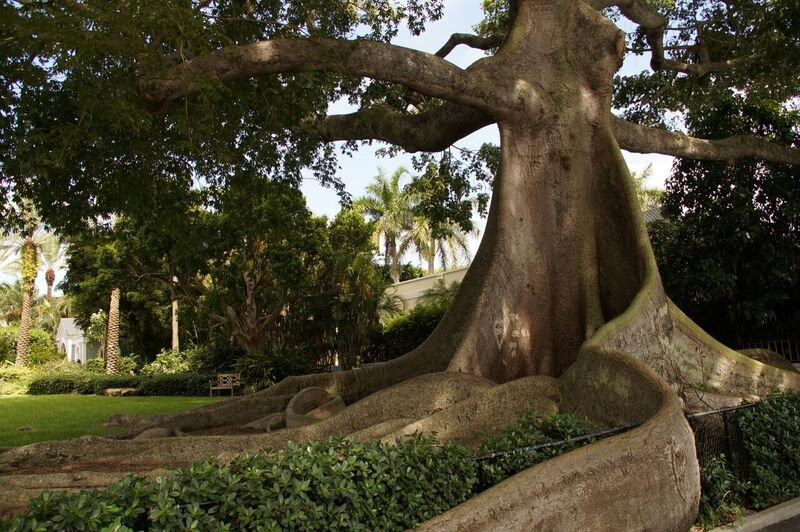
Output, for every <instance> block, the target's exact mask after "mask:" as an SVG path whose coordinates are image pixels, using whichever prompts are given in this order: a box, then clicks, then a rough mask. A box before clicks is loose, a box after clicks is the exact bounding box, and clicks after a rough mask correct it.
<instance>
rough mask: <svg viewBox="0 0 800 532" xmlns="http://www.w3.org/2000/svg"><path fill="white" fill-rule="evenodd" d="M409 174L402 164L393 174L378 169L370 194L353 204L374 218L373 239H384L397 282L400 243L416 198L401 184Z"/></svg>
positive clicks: (370, 185) (408, 224)
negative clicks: (388, 174)
mask: <svg viewBox="0 0 800 532" xmlns="http://www.w3.org/2000/svg"><path fill="white" fill-rule="evenodd" d="M407 174H408V170H407V169H405V168H402V167H401V168H398V169H397V170H395V171H394V172H393V173H392V175H391V176H387V175H386V174H385V172H384V171H383V169H378V175H376V176H375V180H374V181H373V182H372V183H370V184H369V185H367V187H366V189H365V191H366V195H365V196H364V197H363V198H359V199H358V200H356V202H355V203H354V205H353V206H354V208H355V209H356V210H357V211H358V212H361V213H363V214H366V215H367V216H368V217H369V218H370V219H371V220H372V224H373V238H374V240H375V242H376V243H379V242H381V241H382V242H383V247H384V255H383V256H384V260H385V263H386V264H387V265H388V267H389V275H390V276H391V278H392V282H395V283H397V282H400V257H401V255H402V252H401V250H400V246H401V244H402V242H403V240H404V238H405V237H406V233H407V232H408V231H409V230H410V229H411V228H412V225H413V215H412V202H413V198H412V196H411V195H410V194H408V193H406V191H405V187H404V186H402V185H401V184H400V180H401V179H402V178H403V176H405V175H407Z"/></svg>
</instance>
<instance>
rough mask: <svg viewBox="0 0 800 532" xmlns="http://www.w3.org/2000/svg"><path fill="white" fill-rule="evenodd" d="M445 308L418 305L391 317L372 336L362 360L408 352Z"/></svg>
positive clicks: (435, 322)
mask: <svg viewBox="0 0 800 532" xmlns="http://www.w3.org/2000/svg"><path fill="white" fill-rule="evenodd" d="M446 311H447V308H446V307H445V306H442V305H418V306H416V307H414V308H413V309H411V310H410V311H409V312H407V313H405V314H400V315H399V316H396V317H394V318H392V319H391V320H389V321H388V322H387V323H386V325H385V326H384V328H383V331H381V332H380V333H379V334H377V335H376V336H375V337H373V338H372V340H371V342H370V347H369V349H368V356H367V357H365V360H364V361H366V362H380V361H384V360H391V359H393V358H397V357H399V356H401V355H404V354H406V353H408V352H409V351H411V350H412V349H414V348H415V347H417V346H418V345H419V344H421V343H422V342H423V341H425V339H426V338H427V337H428V336H430V335H431V333H432V332H433V330H434V329H435V328H436V326H437V325H438V324H439V322H440V321H441V319H442V316H444V313H445V312H446Z"/></svg>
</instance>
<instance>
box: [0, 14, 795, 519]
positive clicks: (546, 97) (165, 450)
mask: <svg viewBox="0 0 800 532" xmlns="http://www.w3.org/2000/svg"><path fill="white" fill-rule="evenodd" d="M517 8H518V11H517V13H516V19H515V24H514V26H513V29H512V30H511V32H510V33H509V35H508V36H507V38H506V42H505V44H504V46H503V47H502V49H501V50H500V51H499V52H498V54H497V55H495V56H494V57H493V58H492V59H491V60H484V61H479V62H478V63H476V65H474V66H473V67H471V68H470V69H468V71H467V72H468V74H469V76H470V77H469V80H470V83H471V85H470V86H469V87H461V86H458V87H449V86H447V84H446V83H445V81H446V80H445V79H444V78H445V77H446V75H449V72H450V71H449V70H447V69H446V68H445V66H441V65H440V67H441V68H440V70H441V71H442V72H441V74H437V71H436V70H435V69H430V72H433V73H434V74H436V75H439V76H440V77H441V80H440V81H441V82H440V84H439V85H436V86H435V87H434V88H431V89H430V90H429V94H431V95H434V96H439V97H448V96H449V97H451V99H452V100H453V101H457V103H459V104H461V105H472V103H475V102H478V103H475V105H476V106H477V107H479V109H480V111H481V112H482V113H485V114H487V115H488V116H490V117H491V118H492V119H493V120H495V121H496V122H497V123H498V125H499V128H500V137H501V168H500V172H499V175H498V176H497V177H496V180H495V185H494V193H493V197H492V205H491V208H490V212H489V219H488V222H487V226H486V232H485V235H484V238H483V241H482V243H481V246H480V249H479V251H478V253H477V255H476V257H475V259H474V261H473V264H472V266H471V267H470V269H469V271H468V273H467V275H466V277H465V279H464V281H463V283H462V286H461V289H460V291H459V293H458V295H457V296H456V299H455V301H454V303H453V305H452V307H451V310H450V311H449V312H448V313H447V314H446V315H445V316H444V318H443V319H442V321H441V323H440V324H439V326H438V327H437V329H436V330H435V331H434V333H433V334H432V335H431V336H430V337H429V338H428V339H427V340H426V341H425V342H424V343H423V344H422V345H421V346H420V347H418V348H417V349H415V350H414V351H412V352H411V353H408V354H407V355H405V356H403V357H401V358H399V359H396V360H393V361H390V362H387V363H384V364H380V365H376V366H372V367H369V368H364V369H359V370H352V371H346V372H340V373H335V374H321V375H311V376H305V377H291V378H288V379H286V380H284V381H283V382H281V383H279V384H277V385H275V386H273V387H271V388H270V389H267V390H265V391H262V392H259V393H258V394H254V395H252V396H249V397H247V398H243V399H240V400H238V401H231V402H225V403H220V404H217V405H213V406H209V407H205V408H203V409H201V410H200V411H198V412H194V413H190V414H177V415H170V416H162V417H159V418H152V419H150V420H145V425H146V424H147V423H150V424H157V425H160V426H162V427H167V428H169V429H171V430H176V431H181V430H182V431H189V430H197V429H202V428H204V427H208V426H213V425H220V424H225V423H244V422H246V421H247V420H249V419H252V418H254V417H260V416H264V415H266V414H268V413H270V412H276V411H279V410H282V409H283V408H285V406H286V402H287V401H288V398H289V397H290V396H291V395H292V394H293V393H296V392H297V391H299V390H300V389H302V388H305V387H309V386H319V387H323V388H325V389H326V390H328V391H330V392H333V393H338V394H341V395H342V397H343V398H344V399H345V401H346V403H347V404H348V405H350V406H349V407H348V408H347V409H346V410H345V411H344V412H343V413H341V414H339V415H338V416H336V417H335V418H332V419H331V420H330V422H323V423H320V424H318V425H314V426H312V427H314V428H302V429H287V431H279V432H275V433H271V434H260V435H250V436H247V437H234V436H228V437H196V438H193V440H192V445H186V444H185V443H182V442H181V440H177V441H176V440H175V439H170V438H168V439H166V440H146V441H136V442H133V441H114V442H110V441H109V442H102V443H98V442H91V443H86V444H83V443H82V444H80V445H72V444H60V443H56V444H42V445H40V446H32V447H28V448H24V449H19V450H15V451H9V452H6V453H4V454H3V455H0V472H5V473H6V474H8V475H9V477H7V478H12V477H13V478H16V477H15V475H17V474H18V473H19V472H20V471H25V470H26V468H29V467H31V466H32V465H34V464H35V465H36V467H38V468H39V469H38V471H40V472H41V471H42V470H45V469H46V468H51V469H50V471H55V472H57V471H61V470H62V469H63V468H64V467H65V464H66V462H65V460H64V459H63V458H61V457H63V456H69V464H68V465H69V467H71V468H80V467H86V468H88V467H90V466H91V467H98V466H97V464H101V465H102V464H115V465H117V467H118V464H119V463H120V462H122V463H124V464H125V465H126V467H128V468H131V469H152V468H155V467H162V466H165V465H169V466H175V465H178V464H183V463H190V462H192V461H195V460H198V459H200V458H203V457H206V456H214V455H217V454H219V453H238V452H243V451H245V450H247V449H250V448H253V447H279V446H280V445H283V444H285V442H286V441H287V440H288V439H293V440H295V441H302V440H304V439H310V438H321V437H325V436H327V435H331V434H352V433H358V434H361V435H363V434H364V431H372V432H369V433H370V434H372V435H373V436H375V435H377V437H381V436H383V437H386V438H391V437H393V436H396V435H402V434H406V433H408V432H409V431H417V430H419V431H422V432H439V433H440V434H444V435H445V437H448V436H447V435H448V434H449V435H451V436H449V437H459V436H458V435H459V434H461V435H464V434H467V433H469V434H478V433H480V432H482V430H483V429H488V428H489V427H493V428H496V426H497V424H498V423H499V421H498V419H503V420H505V419H506V418H505V417H503V416H506V417H507V416H511V417H513V414H514V413H516V412H520V411H523V410H525V409H527V408H530V407H531V406H532V405H535V406H537V407H544V408H554V407H556V406H557V407H559V408H561V409H563V410H566V411H571V412H575V413H578V414H582V415H586V416H588V417H589V418H590V419H592V420H593V421H594V422H595V423H597V424H598V425H605V426H608V425H616V424H622V423H643V425H642V427H640V428H638V429H636V430H634V431H631V432H630V433H628V434H626V435H623V436H618V437H615V438H611V439H609V440H606V441H605V442H603V443H602V444H601V445H600V446H599V447H595V449H601V450H600V451H598V452H597V453H595V452H594V451H591V450H590V449H585V450H582V451H578V452H576V453H570V455H569V456H570V458H565V459H564V460H561V461H560V462H558V464H557V465H547V464H543V465H542V466H539V467H537V468H534V469H532V470H529V471H527V472H525V473H524V474H522V475H521V476H519V477H517V478H518V480H514V479H512V480H511V481H508V482H504V483H502V484H500V485H498V486H497V487H495V488H492V489H491V490H489V491H487V492H486V493H485V494H483V495H481V496H480V497H479V498H477V499H476V500H474V501H468V502H467V503H465V505H462V507H459V508H457V509H455V510H453V511H452V512H448V513H447V514H445V515H444V516H442V517H441V518H440V519H439V520H437V521H435V522H433V523H431V524H430V526H431V527H433V528H436V527H441V526H447V527H453V528H455V527H469V528H491V527H494V526H498V525H504V526H514V527H518V528H534V527H536V526H538V527H544V528H549V529H563V528H567V527H570V528H597V527H600V528H618V529H629V528H660V529H676V530H680V529H683V530H685V529H686V528H688V526H689V525H690V524H691V522H692V520H693V518H694V513H695V512H696V508H697V503H698V499H699V481H698V467H697V461H696V458H695V454H694V452H695V451H694V444H693V440H692V436H691V431H690V429H689V427H688V425H687V423H686V421H685V419H684V418H683V416H682V413H683V407H686V408H694V407H699V405H700V404H701V403H702V402H705V403H706V404H717V403H718V402H725V401H731V402H732V401H735V400H737V398H738V397H741V396H744V395H761V394H764V393H766V392H768V391H769V390H770V389H771V388H772V387H774V386H777V385H783V386H792V387H800V377H798V375H795V374H790V373H786V372H782V371H780V370H778V369H775V368H771V367H769V366H765V365H763V364H760V363H757V362H754V361H750V360H748V359H746V357H743V356H741V355H738V354H736V353H734V352H732V351H730V350H728V349H727V348H725V347H724V346H721V345H719V344H718V343H716V342H715V341H714V340H713V339H711V338H709V337H708V336H707V335H705V334H704V333H703V332H702V331H701V330H699V329H698V328H697V327H696V326H695V325H694V324H693V323H692V322H691V321H690V320H688V318H686V317H685V316H683V314H681V313H680V311H679V310H678V309H676V308H675V307H674V306H672V305H671V304H670V303H669V301H668V299H667V298H666V295H665V294H664V292H663V289H662V287H661V282H660V279H659V276H658V272H657V270H656V266H655V261H654V258H653V255H652V250H651V248H650V244H649V241H648V238H647V234H646V231H645V228H644V222H643V220H642V218H641V214H640V213H639V209H638V205H637V200H636V197H635V193H634V189H633V183H632V181H631V178H630V173H629V171H628V169H627V168H626V166H625V163H624V161H623V159H622V155H621V152H620V149H619V146H618V145H617V141H616V140H615V136H614V124H613V123H612V120H611V117H610V114H609V109H610V105H611V89H612V78H613V75H614V73H615V72H616V70H617V69H618V68H619V65H620V63H621V59H622V53H623V50H624V38H623V35H622V33H621V32H620V31H619V30H618V29H617V28H616V27H615V26H614V25H613V24H611V23H610V22H609V21H608V20H607V19H606V18H605V17H603V16H601V15H600V14H599V13H598V12H597V11H595V10H593V9H591V8H590V7H588V6H587V5H586V4H584V3H582V2H577V1H576V2H552V1H534V0H528V1H520V2H517ZM326 45H327V44H326ZM274 46H275V47H276V48H280V47H281V46H284V43H282V42H281V43H278V44H275V45H274ZM331 46H332V45H331ZM370 46H371V45H370ZM262 48H263V47H262ZM281 49H282V48H281ZM378 51H380V49H378ZM372 53H375V54H377V52H374V51H373V52H372ZM402 54H407V52H402ZM266 55H268V54H266ZM279 55H280V54H279ZM224 57H228V56H222V55H220V56H217V57H213V58H211V59H207V60H204V61H206V63H207V64H208V65H209V66H207V68H208V69H209V71H212V70H213V69H214V68H216V69H217V70H218V71H219V72H221V74H220V77H221V78H222V79H226V78H225V76H229V77H230V78H231V79H233V78H234V76H235V68H238V66H239V65H240V64H242V61H241V60H240V58H238V56H236V55H235V54H231V57H233V59H232V60H231V61H232V62H233V65H234V66H232V67H230V68H227V67H226V68H222V67H221V66H219V65H217V64H216V63H215V61H216V62H218V63H223V60H224ZM358 57H359V56H357V54H353V55H351V56H347V58H346V61H351V62H353V63H354V62H355V61H356V60H357V59H358ZM403 57H405V56H403ZM286 61H287V64H289V67H291V68H296V67H295V66H293V65H294V63H293V62H292V61H291V60H289V59H287V60H286ZM346 61H345V63H346ZM279 62H280V61H272V62H270V61H267V62H266V63H265V64H266V66H264V67H263V69H262V70H263V71H264V72H273V71H276V70H275V69H276V68H278V67H276V66H275V65H276V63H279ZM206 63H202V62H201V63H197V64H196V65H194V66H195V67H196V68H200V67H201V66H203V65H205V64H206ZM253 64H256V60H255V59H254V60H253ZM253 64H250V63H246V62H245V63H244V66H242V67H241V68H242V69H246V74H247V75H253V74H252V73H253V72H258V71H259V70H258V67H259V65H258V64H256V66H253ZM346 64H350V63H346ZM404 65H406V63H404V62H398V63H392V64H391V65H389V66H387V67H385V68H386V71H387V72H388V73H386V74H383V72H384V70H381V69H383V68H384V66H383V63H380V64H379V65H378V66H376V67H375V68H374V70H373V71H374V72H377V73H378V74H380V75H382V76H384V77H385V78H386V79H393V80H397V81H400V82H403V81H402V79H400V78H402V76H404V75H405V74H404V71H403V68H404ZM223 66H225V65H223ZM356 66H358V65H356ZM289 67H287V69H288V68H289ZM390 67H391V68H390ZM191 68H192V66H190V67H187V69H186V70H190V69H191ZM335 68H340V66H339V63H337V66H335V67H331V69H335ZM447 68H449V67H447ZM353 70H354V71H357V72H363V71H365V69H363V68H362V69H360V70H359V69H358V68H356V67H353ZM425 73H426V72H425V71H422V72H421V74H420V77H419V79H418V80H414V81H413V82H412V81H408V82H406V84H407V85H408V86H411V87H412V88H414V89H416V90H423V89H424V88H425V87H424V82H425V79H426V77H425ZM392 76H394V77H392ZM153 83H154V84H153V85H152V87H155V88H152V87H151V86H150V85H146V84H143V86H145V88H147V87H151V89H152V94H151V99H154V100H155V99H158V98H161V99H163V100H165V101H168V100H170V99H171V98H172V96H170V95H169V94H167V91H171V90H178V89H175V87H178V86H179V85H180V86H184V85H186V84H183V85H181V84H179V83H175V82H174V80H168V81H166V82H164V84H163V85H158V84H157V83H158V82H153ZM162 89H163V90H162ZM450 89H452V90H450ZM181 90H183V89H181ZM159 91H161V92H159ZM173 99H174V98H173ZM470 102H472V103H470ZM479 122H480V121H479ZM389 251H390V249H389V242H388V239H387V256H388V255H390V253H389ZM435 372H444V376H441V377H434V376H426V377H419V376H420V375H424V374H429V373H435ZM531 376H536V377H531ZM415 377H416V378H415ZM522 378H526V379H528V380H524V381H520V379H522ZM554 378H556V379H558V380H557V381H556V380H555V379H554ZM478 382H479V383H481V384H480V386H478V385H477V384H476V383H478ZM519 382H521V383H522V384H520V385H519V387H518V388H514V386H517V384H515V383H519ZM494 383H497V384H496V385H495V384H494ZM482 387H485V388H486V389H488V390H490V391H491V393H490V392H489V391H486V390H484V388H482ZM478 388H480V389H478ZM554 388H556V391H554ZM701 389H702V390H703V392H702V394H700V393H695V392H696V391H697V390H701ZM465 390H472V391H471V392H469V393H468V392H465ZM520 390H524V393H521V392H520ZM376 392H379V393H376ZM470 393H471V394H473V398H472V399H470V398H469V396H470ZM532 397H539V398H540V401H537V400H534V399H532ZM545 399H547V400H546V401H545ZM420 405H424V408H423V407H422V406H420ZM543 405H544V406H543ZM470 423H472V425H470ZM70 445H72V446H70ZM592 447H594V446H592ZM59 468H61V469H59ZM626 468H627V470H628V471H641V472H642V474H641V475H638V477H639V478H637V479H631V478H629V477H627V478H626V477H623V476H621V475H620V474H619V472H620V471H624V470H626ZM41 474H43V473H41ZM58 478H59V479H60V478H61V477H58ZM37 479H38V480H41V479H39V478H38V477H37V478H35V479H32V480H31V481H30V484H31V485H41V482H40V483H39V484H36V483H35V482H34V481H38V480H37ZM570 479H572V481H570ZM574 479H580V481H575V480H574ZM0 480H2V479H0ZM50 481H51V482H55V481H56V478H55V477H54V478H53V479H50ZM602 483H607V485H608V486H609V487H610V488H609V489H615V490H623V491H620V494H621V495H620V496H617V497H614V498H613V501H608V500H601V499H600V498H598V497H597V493H598V492H599V491H600V492H601V491H602V490H598V489H597V486H599V485H602ZM625 486H627V488H626V487H625ZM553 490H563V492H562V494H561V498H560V499H559V502H558V504H549V503H548V501H551V498H550V497H551V496H553V493H554V491H553ZM625 490H627V491H625ZM532 501H538V503H537V504H534V503H533V502H532ZM565 501H566V502H565ZM501 507H502V509H503V511H498V510H497V509H498V508H501ZM643 508H647V511H643V510H642V509H643ZM498 515H502V516H503V518H504V519H506V521H505V522H504V523H497V522H496V520H497V516H498Z"/></svg>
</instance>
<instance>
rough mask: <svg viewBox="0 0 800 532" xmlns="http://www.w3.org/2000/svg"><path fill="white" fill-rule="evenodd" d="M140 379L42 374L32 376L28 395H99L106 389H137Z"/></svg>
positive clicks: (127, 376)
mask: <svg viewBox="0 0 800 532" xmlns="http://www.w3.org/2000/svg"><path fill="white" fill-rule="evenodd" d="M140 384H141V377H138V376H134V375H105V374H96V373H90V372H88V371H85V372H81V373H67V374H64V373H42V374H36V375H34V377H33V379H32V380H31V383H30V385H29V386H28V393H29V394H30V395H53V394H62V393H79V394H84V395H85V394H100V393H102V392H103V390H105V389H106V388H137V387H138V386H139V385H140Z"/></svg>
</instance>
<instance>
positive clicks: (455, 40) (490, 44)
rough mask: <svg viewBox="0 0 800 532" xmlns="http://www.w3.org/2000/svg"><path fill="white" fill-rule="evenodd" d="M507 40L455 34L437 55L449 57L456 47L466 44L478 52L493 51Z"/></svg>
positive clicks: (501, 36)
mask: <svg viewBox="0 0 800 532" xmlns="http://www.w3.org/2000/svg"><path fill="white" fill-rule="evenodd" d="M503 40H505V36H504V35H491V36H489V37H480V36H479V35H472V34H471V33H454V34H452V35H451V36H450V38H449V39H447V42H446V43H444V46H442V47H441V48H439V51H438V52H436V54H435V55H437V56H438V57H447V56H448V55H449V54H450V52H452V51H453V50H454V49H455V47H456V46H458V45H459V44H465V45H467V46H469V47H471V48H477V49H478V50H491V49H492V48H497V47H498V46H500V45H501V44H503Z"/></svg>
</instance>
